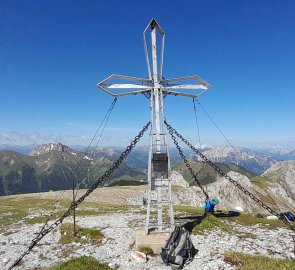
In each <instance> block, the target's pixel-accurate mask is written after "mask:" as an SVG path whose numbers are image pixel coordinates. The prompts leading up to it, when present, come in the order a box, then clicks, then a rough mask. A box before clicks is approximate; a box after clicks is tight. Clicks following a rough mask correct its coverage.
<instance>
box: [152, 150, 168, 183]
mask: <svg viewBox="0 0 295 270" xmlns="http://www.w3.org/2000/svg"><path fill="white" fill-rule="evenodd" d="M152 163H153V172H154V173H161V175H162V176H163V177H164V178H166V177H168V156H167V154H166V153H164V154H163V153H154V154H153V160H152Z"/></svg>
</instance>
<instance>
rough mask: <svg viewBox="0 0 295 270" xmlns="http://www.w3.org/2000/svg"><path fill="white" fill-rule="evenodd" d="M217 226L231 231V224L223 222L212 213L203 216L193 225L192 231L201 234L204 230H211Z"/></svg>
mask: <svg viewBox="0 0 295 270" xmlns="http://www.w3.org/2000/svg"><path fill="white" fill-rule="evenodd" d="M217 228H220V229H222V230H225V231H232V229H231V226H230V225H228V224H225V223H224V222H223V221H222V220H221V219H220V218H217V217H215V216H213V215H209V216H207V217H205V218H204V219H203V220H202V221H201V223H200V224H198V225H196V226H195V227H194V229H193V233H194V234H201V233H203V232H205V231H212V230H214V229H217Z"/></svg>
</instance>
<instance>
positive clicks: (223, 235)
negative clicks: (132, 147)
mask: <svg viewBox="0 0 295 270" xmlns="http://www.w3.org/2000/svg"><path fill="white" fill-rule="evenodd" d="M144 217H145V216H144V215H142V214H140V213H139V212H138V211H136V210H129V211H128V212H126V213H112V214H107V215H103V216H91V217H80V218H78V219H77V224H78V225H79V226H81V227H86V228H96V229H100V230H101V231H102V232H103V234H104V236H105V238H104V240H103V242H102V245H101V246H95V245H93V244H91V243H88V244H83V245H81V244H80V243H72V244H66V245H63V244H60V243H58V241H59V238H60V233H59V230H55V231H53V232H52V233H50V234H48V235H46V236H45V237H44V238H43V239H42V240H41V241H40V243H39V244H38V246H37V247H35V248H34V249H33V250H32V251H31V252H30V253H29V254H28V255H27V256H26V257H25V258H24V260H23V262H22V263H21V265H20V266H19V267H18V268H17V269H19V270H22V269H35V268H37V267H48V266H51V265H54V264H56V263H58V262H62V261H66V260H68V259H70V258H74V257H80V256H83V255H85V256H93V257H94V258H96V259H97V260H98V261H100V262H106V263H108V264H109V265H110V266H112V267H114V268H118V269H121V270H130V269H146V270H148V269H149V270H152V269H159V270H161V269H171V268H170V267H168V266H165V265H164V264H163V262H162V261H161V258H160V256H154V257H149V260H148V262H147V263H139V264H134V263H133V262H131V253H132V252H134V250H133V249H132V243H133V242H134V233H135V229H138V228H140V227H143V222H144ZM65 222H71V219H70V218H68V219H67V220H66V221H65ZM135 224H136V225H135ZM231 225H232V226H233V232H228V231H226V232H225V231H222V230H221V229H216V230H214V231H213V232H211V233H208V232H207V233H204V234H202V235H197V236H195V235H193V236H192V241H193V243H194V245H195V247H196V248H197V249H198V250H199V252H198V254H197V255H196V256H195V258H194V260H193V261H192V262H191V263H190V264H189V265H186V266H185V268H184V269H186V270H189V269H191V270H195V269H202V270H206V269H208V270H215V269H216V270H221V269H227V270H232V269H236V268H235V266H233V265H229V264H228V263H226V262H225V261H224V253H225V252H227V251H237V252H243V253H247V254H258V255H263V256H270V257H273V258H293V259H295V256H294V254H293V252H292V251H293V243H292V240H291V232H290V231H289V230H287V229H285V228H278V229H266V228H263V227H259V226H258V225H255V226H252V227H245V226H240V225H237V224H231ZM134 226H138V227H134ZM41 227H42V224H35V225H26V224H24V223H18V224H17V225H14V226H11V227H10V228H9V229H7V230H6V231H5V233H2V234H0V255H1V256H0V269H8V267H9V266H10V265H11V264H12V262H13V261H14V260H15V259H16V258H17V257H18V256H19V255H20V254H21V253H22V252H23V251H24V250H25V248H26V247H27V246H28V245H29V243H30V240H31V239H33V238H34V236H35V232H38V230H39V229H40V228H41Z"/></svg>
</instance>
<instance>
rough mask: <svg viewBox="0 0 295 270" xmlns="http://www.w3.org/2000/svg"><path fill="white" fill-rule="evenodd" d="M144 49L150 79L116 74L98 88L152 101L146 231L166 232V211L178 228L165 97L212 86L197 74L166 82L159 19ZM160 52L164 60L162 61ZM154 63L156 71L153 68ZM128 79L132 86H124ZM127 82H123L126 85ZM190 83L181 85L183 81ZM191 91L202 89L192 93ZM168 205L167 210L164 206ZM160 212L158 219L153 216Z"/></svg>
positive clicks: (171, 224)
mask: <svg viewBox="0 0 295 270" xmlns="http://www.w3.org/2000/svg"><path fill="white" fill-rule="evenodd" d="M149 30H150V31H151V35H150V40H151V45H150V48H148V45H147V38H149V37H148V36H147V32H148V31H149ZM157 37H160V39H161V41H162V42H161V44H160V46H159V47H160V50H159V48H158V47H157ZM143 40H144V49H145V55H146V63H147V68H148V78H137V77H130V76H123V75H116V74H113V75H111V76H109V77H108V78H106V79H105V80H103V81H102V82H100V83H98V84H97V86H98V87H99V88H100V89H102V90H103V91H105V92H106V93H108V94H110V95H112V96H113V97H121V96H128V95H137V94H144V95H146V96H147V97H149V99H150V112H151V128H150V137H149V158H148V190H147V197H148V198H147V215H146V226H145V229H146V232H147V233H149V231H150V229H151V228H155V229H157V230H158V231H160V232H161V231H162V230H163V229H164V226H163V225H164V224H163V211H166V212H167V214H168V216H169V220H170V222H169V223H168V226H167V227H169V228H170V229H171V230H173V229H174V213H173V202H172V193H171V165H170V156H169V147H168V141H167V137H166V128H165V125H164V97H165V96H166V95H174V96H184V97H190V98H196V97H197V96H198V95H200V94H201V93H202V92H203V91H205V90H208V89H209V87H210V85H209V84H208V83H207V82H205V81H204V80H203V79H201V78H200V77H199V76H197V75H192V76H186V77H180V78H172V79H165V78H164V77H163V61H164V41H165V32H164V31H163V29H162V28H161V27H160V25H159V24H158V23H157V21H156V20H155V19H152V20H151V21H150V23H149V24H148V26H147V27H146V29H145V30H144V32H143ZM158 51H160V61H159V60H158ZM150 62H152V68H151V65H150ZM124 80H127V81H129V83H126V82H125V83H124ZM122 81H123V82H122ZM181 81H182V82H183V81H185V82H186V83H182V84H180V83H179V82H181ZM188 90H198V93H197V94H196V93H190V92H188ZM164 206H166V207H164ZM153 211H156V212H157V215H156V217H157V218H156V220H153V218H152V216H153V215H152V213H153Z"/></svg>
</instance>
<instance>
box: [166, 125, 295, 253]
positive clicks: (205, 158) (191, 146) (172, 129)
mask: <svg viewBox="0 0 295 270" xmlns="http://www.w3.org/2000/svg"><path fill="white" fill-rule="evenodd" d="M164 123H165V125H166V126H167V129H168V131H169V134H170V135H171V137H172V140H173V141H174V143H175V141H176V139H175V136H174V134H175V135H176V136H177V137H178V138H180V139H181V140H182V141H183V142H184V143H185V144H186V145H187V146H188V147H189V148H190V149H192V150H193V151H194V152H195V153H196V154H197V155H199V156H200V157H201V158H202V159H203V160H204V161H205V162H207V163H208V164H209V165H210V166H211V167H213V168H214V169H215V170H216V171H217V172H218V173H220V175H221V176H223V177H225V178H226V179H227V180H229V181H230V182H231V183H232V184H234V185H235V186H236V187H237V188H238V189H240V190H241V191H242V192H243V193H245V194H246V195H248V196H249V197H250V198H251V199H252V200H254V201H255V202H257V203H259V205H260V206H261V207H262V208H264V209H265V210H267V211H268V212H270V213H271V214H272V215H274V216H277V217H278V218H279V219H280V220H281V221H283V222H284V223H285V224H287V225H288V226H289V228H290V229H291V230H292V231H293V232H294V233H295V227H294V226H293V225H292V224H291V223H290V221H289V220H288V218H287V217H285V216H284V215H280V213H278V212H276V211H274V210H273V209H272V208H271V207H269V206H268V205H266V204H265V203H263V202H262V201H261V200H260V199H259V198H257V197H256V196H255V195H254V194H253V193H251V192H250V191H248V190H247V189H245V188H244V187H243V186H242V185H241V184H240V183H238V182H237V181H235V180H234V179H232V178H231V177H230V176H229V175H227V174H226V173H225V172H224V171H222V170H221V169H220V168H219V167H218V166H217V165H216V164H214V163H213V162H212V161H211V160H209V159H208V158H207V157H206V156H205V155H204V154H203V153H202V152H201V151H199V150H198V149H196V148H195V147H194V146H193V145H192V144H191V143H190V142H188V141H187V140H186V139H185V138H184V137H183V136H182V135H181V134H179V133H178V132H177V131H176V130H175V129H174V128H173V127H172V126H170V125H169V124H168V123H167V121H166V120H165V121H164ZM177 145H178V143H177ZM177 145H176V147H177ZM177 149H178V148H177ZM178 151H179V149H178ZM182 158H183V157H182ZM197 183H198V182H197ZM198 184H199V183H198ZM203 192H204V191H203ZM292 238H293V242H294V254H295V235H293V236H292Z"/></svg>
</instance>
